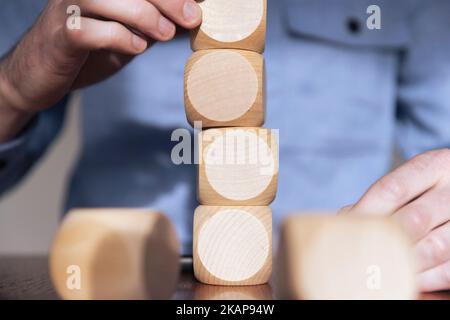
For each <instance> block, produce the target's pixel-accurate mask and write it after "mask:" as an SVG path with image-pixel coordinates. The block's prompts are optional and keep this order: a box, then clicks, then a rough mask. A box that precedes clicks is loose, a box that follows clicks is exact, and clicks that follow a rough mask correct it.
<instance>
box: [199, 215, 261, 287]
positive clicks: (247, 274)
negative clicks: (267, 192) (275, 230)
mask: <svg viewBox="0 0 450 320" xmlns="http://www.w3.org/2000/svg"><path fill="white" fill-rule="evenodd" d="M197 243H198V244H197V251H198V256H199V258H200V261H201V262H202V264H203V266H204V267H205V268H206V269H207V270H208V272H209V273H211V274H212V275H213V276H215V277H216V278H219V279H222V280H225V281H244V280H247V279H249V278H251V277H252V276H254V275H255V274H257V273H258V271H259V270H261V268H262V267H263V266H264V264H265V263H266V260H267V258H268V255H269V247H270V243H269V237H268V233H267V230H266V228H265V227H264V225H263V224H262V222H261V221H259V220H258V219H257V218H256V217H255V216H253V215H251V214H250V213H248V212H245V211H244V210H239V209H228V210H223V211H220V212H218V213H217V214H215V215H214V216H212V217H211V218H210V219H209V220H208V221H206V222H205V224H204V225H203V226H202V228H201V230H200V233H199V236H198V241H197Z"/></svg>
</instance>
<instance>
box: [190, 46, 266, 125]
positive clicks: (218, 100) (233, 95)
mask: <svg viewBox="0 0 450 320" xmlns="http://www.w3.org/2000/svg"><path fill="white" fill-rule="evenodd" d="M264 70H265V67H264V58H263V56H262V55H260V54H258V53H254V52H249V51H242V50H204V51H199V52H195V53H194V54H193V55H192V57H191V58H190V59H189V60H188V62H187V64H186V69H185V76H184V78H185V79H184V83H185V84H184V92H185V94H184V95H185V106H186V115H187V120H188V121H189V123H190V124H191V126H194V122H195V121H202V126H203V128H211V127H243V126H244V127H260V126H262V125H263V124H264V120H265V81H264V76H265V71H264Z"/></svg>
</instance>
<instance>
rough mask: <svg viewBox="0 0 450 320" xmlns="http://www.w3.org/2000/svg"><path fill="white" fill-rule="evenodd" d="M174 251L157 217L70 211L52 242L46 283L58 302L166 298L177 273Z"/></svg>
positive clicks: (171, 233)
mask: <svg viewBox="0 0 450 320" xmlns="http://www.w3.org/2000/svg"><path fill="white" fill-rule="evenodd" d="M179 247H180V245H179V242H178V239H177V236H176V234H175V229H174V228H173V226H172V224H171V223H170V221H169V220H168V219H167V218H166V217H165V216H163V215H162V214H160V213H157V212H152V211H144V210H132V209H96V210H94V209H92V210H74V211H71V212H70V213H69V214H68V216H67V217H66V218H65V219H64V222H63V224H62V225H61V227H60V229H59V231H58V233H57V234H56V237H55V239H54V241H53V245H52V248H51V252H50V273H51V278H52V281H53V285H54V287H55V289H56V290H57V292H58V293H59V295H60V296H61V297H62V298H64V299H82V300H91V299H168V298H170V296H171V295H172V293H173V291H174V290H175V287H176V283H177V280H178V275H179V271H180V262H179V259H180V251H179V250H180V249H179Z"/></svg>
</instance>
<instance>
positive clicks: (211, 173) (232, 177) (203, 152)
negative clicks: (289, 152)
mask: <svg viewBox="0 0 450 320" xmlns="http://www.w3.org/2000/svg"><path fill="white" fill-rule="evenodd" d="M198 144H199V148H198V152H199V165H198V186H197V187H198V190H197V193H198V200H199V202H200V203H201V204H203V205H232V206H236V205H237V206H265V205H269V204H270V203H271V202H272V201H273V200H274V199H275V195H276V192H277V184H278V131H276V130H271V129H264V128H218V129H209V130H205V131H202V132H200V133H199V138H198Z"/></svg>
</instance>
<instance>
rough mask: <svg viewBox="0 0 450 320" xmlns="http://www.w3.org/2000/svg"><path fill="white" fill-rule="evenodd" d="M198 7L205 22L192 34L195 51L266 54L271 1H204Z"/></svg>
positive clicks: (192, 45) (192, 44)
mask: <svg viewBox="0 0 450 320" xmlns="http://www.w3.org/2000/svg"><path fill="white" fill-rule="evenodd" d="M198 4H199V5H200V7H201V8H202V11H203V22H202V24H201V25H200V27H199V28H197V29H196V30H194V31H192V33H191V47H192V50H194V51H197V50H204V49H215V48H228V49H244V50H249V51H255V52H259V53H262V52H263V51H264V47H265V38H266V13H267V0H245V1H243V0H202V1H199V2H198Z"/></svg>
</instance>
